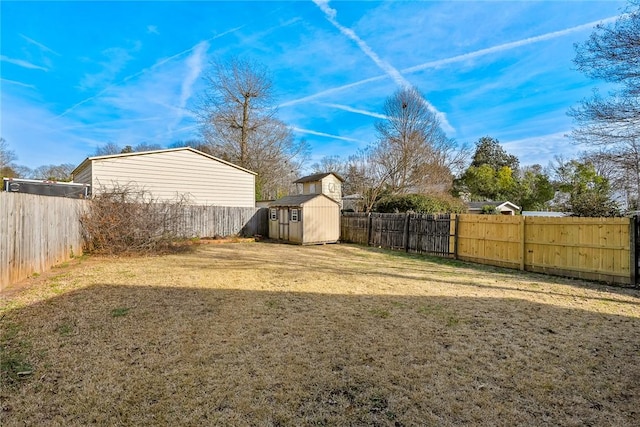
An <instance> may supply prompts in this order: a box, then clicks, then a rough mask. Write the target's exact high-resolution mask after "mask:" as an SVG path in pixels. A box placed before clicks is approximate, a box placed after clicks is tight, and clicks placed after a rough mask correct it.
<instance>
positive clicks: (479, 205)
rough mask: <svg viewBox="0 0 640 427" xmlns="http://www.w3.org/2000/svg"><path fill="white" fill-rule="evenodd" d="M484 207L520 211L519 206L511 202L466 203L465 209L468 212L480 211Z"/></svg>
mask: <svg viewBox="0 0 640 427" xmlns="http://www.w3.org/2000/svg"><path fill="white" fill-rule="evenodd" d="M485 206H493V207H495V208H496V209H498V208H505V207H507V208H511V209H513V210H517V211H519V210H520V206H517V205H514V204H513V203H511V202H493V201H488V200H487V201H484V202H469V203H467V207H468V208H469V209H470V210H481V209H482V208H483V207H485Z"/></svg>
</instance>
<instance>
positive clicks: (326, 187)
mask: <svg viewBox="0 0 640 427" xmlns="http://www.w3.org/2000/svg"><path fill="white" fill-rule="evenodd" d="M332 184H333V185H332ZM332 189H333V191H331V190H332ZM322 194H324V195H326V196H328V197H331V198H332V199H333V200H335V201H336V202H338V203H340V204H341V205H342V182H340V180H339V179H338V178H336V177H335V175H328V176H325V177H324V178H322Z"/></svg>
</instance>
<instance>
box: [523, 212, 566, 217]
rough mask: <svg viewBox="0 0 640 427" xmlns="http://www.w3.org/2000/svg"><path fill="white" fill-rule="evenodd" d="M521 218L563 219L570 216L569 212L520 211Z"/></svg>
mask: <svg viewBox="0 0 640 427" xmlns="http://www.w3.org/2000/svg"><path fill="white" fill-rule="evenodd" d="M522 216H545V217H564V216H571V212H547V211H522Z"/></svg>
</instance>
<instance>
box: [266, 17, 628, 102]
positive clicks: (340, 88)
mask: <svg viewBox="0 0 640 427" xmlns="http://www.w3.org/2000/svg"><path fill="white" fill-rule="evenodd" d="M616 19H618V16H612V17H609V18H606V19H603V20H600V21H593V22H589V23H587V24H582V25H578V26H575V27H571V28H567V29H565V30H560V31H554V32H551V33H547V34H542V35H540V36H535V37H529V38H526V39H522V40H517V41H514V42H509V43H504V44H501V45H498V46H493V47H489V48H486V49H480V50H477V51H475V52H469V53H465V54H462V55H457V56H452V57H451V58H444V59H438V60H435V61H430V62H425V63H423V64H419V65H414V66H413V67H409V68H404V69H402V70H400V71H401V72H402V73H415V72H417V71H422V70H426V69H428V68H437V67H440V66H443V65H448V64H453V63H455V62H461V61H466V60H468V59H473V58H478V57H481V56H484V55H489V54H491V53H496V52H502V51H506V50H509V49H513V48H516V47H520V46H526V45H529V44H533V43H538V42H541V41H545V40H551V39H554V38H558V37H562V36H565V35H567V34H571V33H574V32H577V31H582V30H585V29H590V28H593V27H594V26H596V25H598V24H607V23H610V22H613V21H615V20H616ZM387 77H388V76H387V75H384V76H375V77H369V78H368V79H364V80H358V81H356V82H353V83H348V84H346V85H343V86H337V87H334V88H330V89H325V90H323V91H321V92H317V93H314V94H312V95H307V96H304V97H302V98H297V99H292V100H291V101H286V102H283V103H282V104H280V105H279V106H280V107H288V106H291V105H296V104H300V103H302V102H306V101H311V100H314V99H317V98H321V97H323V96H326V95H330V94H333V93H336V92H341V91H343V90H346V89H351V88H353V87H357V86H361V85H365V84H367V83H371V82H376V81H380V80H384V79H386V78H387Z"/></svg>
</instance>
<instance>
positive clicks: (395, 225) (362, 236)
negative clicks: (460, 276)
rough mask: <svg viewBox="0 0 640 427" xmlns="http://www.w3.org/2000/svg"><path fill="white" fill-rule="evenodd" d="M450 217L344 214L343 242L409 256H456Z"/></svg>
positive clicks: (342, 223) (342, 224)
mask: <svg viewBox="0 0 640 427" xmlns="http://www.w3.org/2000/svg"><path fill="white" fill-rule="evenodd" d="M452 221H453V220H452V218H451V216H449V215H422V214H388V213H372V214H363V213H344V214H342V218H341V240H343V241H345V242H351V243H358V244H362V245H370V246H379V247H383V248H391V249H401V250H405V251H407V252H415V253H428V254H435V255H442V256H450V255H453V242H454V240H453V236H452V234H451V229H452V228H451V225H452Z"/></svg>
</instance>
